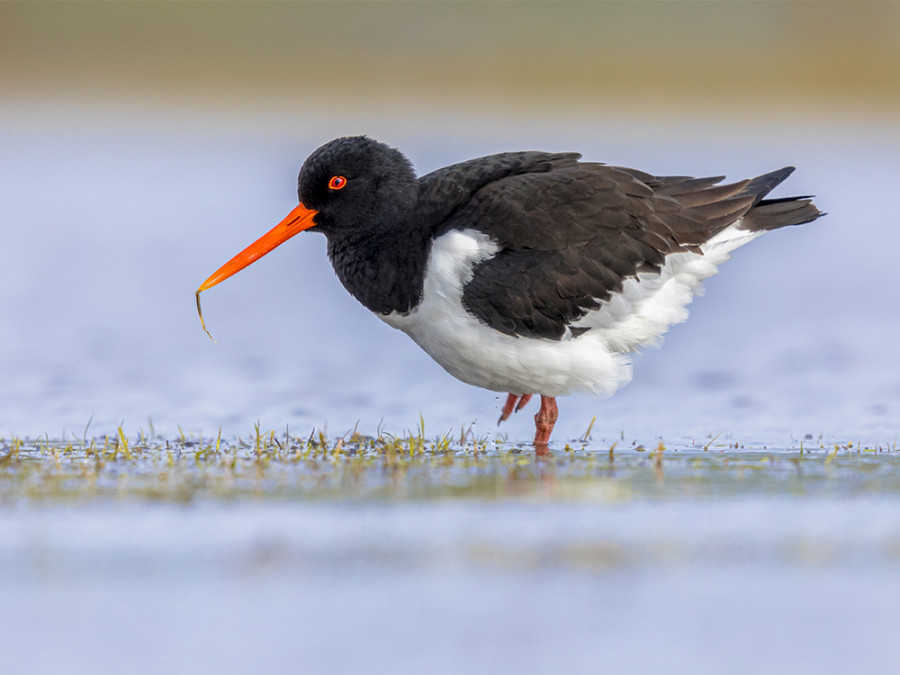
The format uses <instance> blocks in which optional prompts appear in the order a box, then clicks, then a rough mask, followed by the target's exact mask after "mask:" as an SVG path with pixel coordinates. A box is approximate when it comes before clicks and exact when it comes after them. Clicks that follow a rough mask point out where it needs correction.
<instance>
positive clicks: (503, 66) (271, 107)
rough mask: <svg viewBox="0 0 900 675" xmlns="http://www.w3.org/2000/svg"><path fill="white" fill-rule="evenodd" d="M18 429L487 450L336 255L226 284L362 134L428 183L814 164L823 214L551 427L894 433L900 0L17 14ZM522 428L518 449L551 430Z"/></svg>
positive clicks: (69, 9)
mask: <svg viewBox="0 0 900 675" xmlns="http://www.w3.org/2000/svg"><path fill="white" fill-rule="evenodd" d="M0 90H2V95H0V148H2V149H0V251H2V252H3V263H2V264H0V308H2V315H0V316H2V318H0V372H2V377H0V435H8V434H16V435H19V436H27V435H32V436H41V435H44V434H49V435H50V436H51V437H58V436H60V435H64V436H71V435H73V434H74V435H77V436H79V437H80V436H81V435H82V434H83V433H84V431H85V427H86V426H87V425H88V424H89V423H90V430H89V432H88V433H89V435H90V433H108V432H110V431H111V430H114V429H115V426H116V425H118V424H120V423H124V424H125V427H126V430H128V431H134V430H136V429H137V428H138V427H141V428H143V429H145V430H148V428H149V427H153V428H154V429H155V430H156V431H157V432H158V433H161V434H170V433H176V432H177V428H178V427H179V426H181V427H182V428H183V429H184V430H185V431H188V432H191V433H199V434H205V435H215V434H216V433H217V430H218V429H219V428H221V429H222V431H223V433H224V434H226V435H228V434H246V433H248V432H249V431H250V430H251V429H252V425H253V423H254V422H255V421H257V420H259V421H260V423H261V425H262V426H263V427H264V428H273V429H284V427H285V426H289V427H290V429H291V430H292V431H296V432H297V433H301V434H302V433H308V431H309V430H310V429H311V428H312V427H323V428H326V429H327V430H328V431H329V432H333V433H336V434H341V433H343V432H345V431H347V430H348V429H350V428H352V427H353V426H354V425H355V424H356V423H357V422H359V428H360V430H361V431H363V432H366V433H374V431H375V429H376V428H377V427H378V425H379V424H382V425H383V426H384V427H385V428H386V429H388V430H390V431H392V432H394V433H402V432H403V431H404V430H406V429H413V428H415V426H416V425H417V423H418V419H419V412H422V414H423V416H424V418H425V420H426V425H428V430H427V431H428V433H429V434H431V433H438V432H443V431H447V430H448V429H449V428H451V427H452V428H455V429H459V428H460V427H461V426H468V425H469V424H471V423H473V422H475V423H476V432H478V433H491V434H492V433H494V429H495V427H494V420H495V419H496V417H497V411H498V409H499V399H498V397H497V396H496V395H495V394H493V393H491V392H485V391H481V390H477V389H473V388H471V387H468V386H466V385H462V384H460V383H458V382H456V381H455V380H453V379H452V378H451V377H450V376H448V375H446V374H444V373H443V371H441V370H440V368H439V367H438V366H436V365H434V364H433V363H432V362H431V361H430V359H429V358H428V357H427V356H425V355H424V354H423V353H421V352H420V351H419V350H418V348H417V347H415V345H413V344H412V343H411V342H410V341H409V340H408V339H407V338H406V337H405V336H403V335H402V334H400V333H398V332H396V331H393V330H391V329H390V328H388V327H387V326H385V325H383V324H381V322H380V321H378V320H377V319H375V318H374V317H372V316H370V315H369V314H368V312H366V311H365V310H364V309H363V308H362V307H360V306H358V305H357V304H356V303H355V301H354V300H353V299H352V298H350V297H349V296H348V295H347V294H346V293H345V292H344V291H343V289H342V288H341V287H340V285H339V284H338V282H337V281H336V279H335V278H334V275H333V273H332V272H331V269H330V266H329V264H328V261H327V259H326V257H325V250H324V238H322V237H319V236H317V235H314V234H309V235H305V236H303V237H299V238H297V239H295V240H293V241H292V242H291V243H290V244H289V245H287V246H284V247H282V248H281V249H279V250H278V251H276V252H275V253H273V254H271V255H270V256H268V257H267V258H266V260H265V261H264V262H261V263H259V264H257V265H255V266H254V267H252V268H250V269H248V270H246V271H245V272H243V273H242V274H241V275H240V276H238V277H235V278H234V279H232V280H230V281H228V282H227V283H226V284H223V285H222V286H221V287H217V288H216V289H214V290H212V291H210V292H208V293H206V294H204V297H203V301H204V314H205V316H206V319H207V323H208V325H209V327H210V329H211V331H212V332H213V335H215V337H216V338H217V340H218V344H213V343H211V342H210V341H209V339H208V338H207V337H206V336H205V334H204V333H203V332H202V330H201V329H200V325H199V321H198V320H197V317H196V309H195V305H194V297H193V293H194V290H195V289H196V288H197V286H198V285H199V284H200V282H201V281H203V279H205V278H206V276H207V275H208V274H210V273H211V272H212V271H214V270H215V269H216V268H218V267H219V265H220V264H222V263H223V262H224V261H225V260H227V259H228V258H230V257H231V256H232V255H233V254H234V253H236V252H237V251H239V250H240V249H242V248H243V247H244V246H245V245H246V244H248V243H249V242H251V241H252V240H254V239H255V238H256V237H257V236H258V235H260V234H261V233H263V232H264V231H266V230H268V229H269V228H270V227H271V226H272V225H273V224H275V223H276V222H277V221H278V220H280V219H281V217H282V216H283V215H284V214H285V213H287V211H288V210H289V209H290V208H292V207H293V205H294V204H295V203H296V192H295V191H296V172H297V170H298V169H299V166H300V164H301V163H302V161H303V159H304V158H305V157H306V156H307V155H308V154H309V153H310V152H311V151H312V150H313V149H315V148H316V147H317V146H318V145H320V144H322V143H324V142H325V141H327V140H330V139H331V138H333V137H336V136H340V135H347V134H360V133H365V134H369V135H371V136H373V137H376V138H378V139H379V140H382V141H385V142H387V143H389V144H392V145H395V146H397V147H399V148H400V149H402V150H403V151H404V152H405V153H406V154H407V155H408V156H409V157H410V159H411V160H412V161H413V163H414V164H415V166H416V167H417V169H418V170H419V171H420V172H423V173H424V172H427V171H430V170H432V169H435V168H438V167H440V166H443V165H445V164H448V163H452V162H455V161H461V160H465V159H468V158H470V157H473V156H478V155H483V154H488V153H492V152H498V151H504V150H518V149H542V150H559V151H563V150H577V151H580V152H582V153H583V154H584V155H585V157H586V158H587V159H590V160H593V161H603V162H608V163H614V164H620V165H626V166H634V167H636V168H640V169H643V170H646V171H649V172H652V173H656V174H665V173H676V174H693V175H702V174H706V175H719V174H723V173H725V174H728V176H729V178H734V179H740V178H743V177H746V176H750V175H757V174H759V173H762V172H764V171H768V170H771V169H774V168H777V167H780V166H783V165H787V164H793V165H796V166H797V167H798V171H797V172H796V174H795V175H794V176H792V177H791V178H790V179H789V181H788V182H787V184H786V185H784V186H782V187H781V188H779V192H778V195H779V196H787V195H793V194H815V195H816V197H817V203H818V204H819V206H820V207H821V208H822V209H823V210H825V211H827V212H829V216H828V217H827V218H825V219H822V220H820V221H818V222H816V223H814V224H811V225H807V226H804V227H801V228H793V229H792V230H791V231H787V232H778V233H774V234H772V235H771V236H767V237H765V238H764V239H762V240H759V241H757V242H754V243H753V244H752V245H750V246H748V247H747V248H746V249H743V250H741V251H739V252H738V253H737V255H736V256H735V259H734V260H732V261H731V262H730V263H728V264H727V265H726V266H724V268H723V269H722V272H721V274H720V275H719V276H718V277H716V278H714V279H711V280H709V281H708V282H707V289H708V292H707V294H706V295H705V296H704V297H703V298H700V299H698V300H697V301H696V302H695V303H694V305H693V306H692V318H691V320H690V321H689V322H688V323H687V324H685V325H681V326H676V327H675V328H674V329H673V330H672V331H671V332H670V334H669V336H668V337H667V339H666V344H665V345H664V346H663V347H662V349H659V350H656V349H654V350H649V351H647V352H646V353H645V354H643V355H641V356H639V357H638V358H637V359H636V364H635V379H634V381H633V383H632V384H631V385H629V386H628V387H627V388H626V389H624V390H623V391H622V392H620V393H619V394H618V395H617V396H616V397H614V398H613V399H610V400H607V401H596V400H592V399H586V398H580V397H574V398H572V399H566V400H564V401H563V402H562V403H561V410H562V417H561V419H560V425H559V427H558V429H559V436H558V437H557V440H565V439H566V438H569V437H574V436H577V435H580V434H581V433H582V432H583V431H584V429H586V428H587V425H588V424H589V422H590V420H591V418H592V417H594V416H596V417H597V418H598V422H597V424H596V425H595V427H594V436H595V438H601V439H612V440H614V439H616V438H618V437H619V436H620V435H621V434H622V433H624V434H626V435H627V436H628V437H629V438H630V437H634V438H641V439H642V438H645V437H647V438H650V439H652V438H654V437H657V436H663V437H666V438H670V439H673V440H674V439H678V440H679V441H681V440H684V439H689V438H702V437H706V436H709V435H710V434H716V433H724V434H726V435H727V436H731V437H734V438H740V439H741V440H745V441H747V442H751V441H763V442H776V443H784V444H786V443H789V442H791V440H792V439H796V438H802V437H804V436H805V435H807V434H809V435H812V436H814V437H819V435H825V436H829V437H836V438H843V437H851V438H853V439H857V438H861V439H862V440H871V441H882V442H885V441H892V440H893V439H895V438H896V434H897V426H896V416H897V413H898V411H900V368H898V366H900V358H898V356H897V353H896V348H895V343H896V335H897V332H898V329H900V320H898V312H897V309H896V308H897V307H898V306H900V290H898V284H897V281H896V274H895V272H894V269H895V265H896V263H895V259H894V258H895V251H896V249H897V245H898V243H900V235H898V228H897V225H898V223H897V222H896V220H897V216H896V208H895V206H894V205H893V196H894V192H895V190H896V187H895V183H896V180H897V178H898V176H900V159H898V157H900V153H898V150H900V133H898V129H900V126H898V120H900V116H898V114H900V4H898V3H807V2H798V3H792V2H777V3H740V2H735V3H731V2H729V3H707V2H698V3H668V2H667V3H653V2H647V3H624V2H623V3H568V2H531V3H506V2H504V3H500V2H497V3H467V2H453V3H406V2H403V3H391V2H385V3H356V2H340V3H325V2H322V3H299V2H298V3H278V2H265V3H260V2H243V3H242V2H236V3H141V2H136V3H90V2H85V3H53V2H48V3H31V2H21V3H17V2H4V3H0ZM530 426H531V425H530V415H524V416H519V419H517V420H515V421H514V422H513V423H512V424H510V425H509V426H508V427H505V428H501V429H500V431H501V432H506V433H509V434H510V436H511V437H512V438H522V439H523V440H527V439H528V438H529V437H530Z"/></svg>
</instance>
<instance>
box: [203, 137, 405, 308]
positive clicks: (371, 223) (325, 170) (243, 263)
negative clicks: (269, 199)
mask: <svg viewBox="0 0 900 675" xmlns="http://www.w3.org/2000/svg"><path fill="white" fill-rule="evenodd" d="M297 195H298V197H299V198H300V204H299V205H297V206H296V207H295V208H294V209H293V210H292V211H291V212H290V213H289V214H288V215H287V217H286V218H285V219H284V220H282V221H281V222H280V223H278V225H276V226H275V227H273V228H272V229H271V230H269V231H268V232H267V233H266V234H264V235H263V236H262V237H260V238H259V239H257V240H256V241H255V242H253V243H252V244H250V246H248V247H247V248H245V249H244V250H243V251H241V252H240V253H238V254H237V255H236V256H234V257H233V258H232V259H231V260H229V261H228V262H227V263H225V264H224V265H222V267H220V268H219V269H218V270H216V271H215V272H214V273H213V274H212V275H210V277H209V278H208V279H207V280H206V281H204V282H203V283H202V284H201V285H200V288H198V289H197V293H196V296H197V309H198V311H199V309H200V293H201V292H203V291H205V290H207V289H209V288H212V287H213V286H215V285H216V284H218V283H220V282H222V281H224V280H225V279H227V278H228V277H230V276H232V275H234V274H237V273H238V272H240V271H241V270H242V269H244V268H245V267H247V266H248V265H251V264H252V263H254V262H256V261H257V260H259V259H260V258H261V257H263V256H264V255H265V254H266V253H268V252H270V251H271V250H273V249H274V248H276V247H277V246H280V245H281V244H283V243H284V242H286V241H287V240H288V239H290V238H291V237H293V236H294V235H296V234H299V233H300V232H303V231H304V230H308V229H310V228H314V230H318V231H320V232H322V233H323V234H325V235H326V236H328V237H331V236H347V235H352V233H354V232H363V231H378V230H383V229H387V228H389V227H390V226H391V225H392V224H395V223H399V222H403V221H405V220H406V218H407V217H408V216H409V214H410V212H411V211H412V209H413V208H414V207H415V204H416V199H417V198H418V182H417V181H416V176H415V173H414V172H413V168H412V165H411V164H410V163H409V160H407V159H406V157H404V156H403V154H402V153H401V152H400V151H399V150H395V149H394V148H391V147H389V146H387V145H385V144H384V143H379V142H378V141H375V140H372V139H371V138H368V137H367V136H347V137H344V138H338V139H335V140H333V141H330V142H329V143H326V144H325V145H323V146H322V147H320V148H319V149H318V150H316V151H315V152H313V153H312V154H311V155H310V156H309V157H308V158H307V160H306V161H305V162H304V163H303V166H302V167H301V169H300V175H299V176H298V178H297ZM200 318H201V320H202V318H203V316H202V314H201V317H200Z"/></svg>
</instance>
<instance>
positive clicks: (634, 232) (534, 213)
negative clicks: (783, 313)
mask: <svg viewBox="0 0 900 675" xmlns="http://www.w3.org/2000/svg"><path fill="white" fill-rule="evenodd" d="M791 171H792V169H790V168H788V169H782V170H780V171H776V172H772V173H770V174H766V175H765V176H761V177H759V178H756V179H753V180H744V181H740V182H738V183H732V184H728V185H719V184H718V183H719V182H720V181H721V180H722V179H721V178H719V177H717V178H688V177H655V176H651V175H649V174H645V173H643V172H639V171H635V170H632V169H623V168H618V167H608V166H604V165H599V164H587V163H578V164H576V163H574V162H572V163H567V164H566V165H564V166H561V167H559V168H552V169H551V170H549V171H543V172H541V173H519V174H515V175H510V176H508V177H506V178H503V179H501V180H497V181H494V182H490V183H487V184H485V185H484V186H483V187H482V188H481V189H479V190H477V191H476V192H475V193H474V194H472V195H471V197H470V198H469V199H468V200H467V201H465V203H463V204H460V205H459V206H457V207H456V208H455V210H454V211H453V212H452V213H451V214H450V216H449V217H448V218H447V220H446V221H445V222H444V223H443V225H442V227H441V228H440V230H439V232H438V234H439V233H440V231H446V230H449V229H466V228H472V227H475V228H477V229H479V230H481V231H483V232H485V233H487V234H488V235H489V236H490V237H491V238H492V239H493V240H494V241H495V242H497V243H498V244H499V246H500V250H499V251H498V253H497V254H496V255H494V256H493V257H491V258H490V259H488V260H486V261H484V262H482V263H480V264H479V265H477V266H476V267H475V269H474V273H473V277H472V280H471V281H470V282H469V283H468V284H467V285H466V287H465V288H464V291H463V304H464V306H465V307H466V308H467V310H468V311H470V312H471V313H472V314H474V315H475V316H476V317H478V319H479V320H481V321H483V322H484V323H486V324H487V325H489V326H491V327H493V328H495V329H496V330H499V331H501V332H503V333H506V334H508V335H516V336H529V337H540V338H547V339H555V340H558V339H561V338H562V337H563V336H564V335H565V333H566V328H567V327H568V326H569V324H571V323H572V322H574V321H577V320H578V319H580V318H581V317H583V316H584V315H585V314H586V313H587V312H588V311H590V310H593V309H597V308H598V307H599V306H600V305H601V304H602V303H603V302H604V301H606V300H608V299H609V297H610V295H611V294H612V293H615V292H617V291H619V290H621V288H622V283H623V281H624V280H625V279H627V278H628V277H633V276H635V275H637V273H638V272H643V271H658V270H659V269H660V267H661V266H662V265H663V263H664V262H665V257H666V256H667V255H668V254H670V253H673V252H676V251H685V250H699V247H700V246H701V245H702V244H703V243H704V242H706V241H707V240H709V239H710V237H712V236H713V235H715V234H716V233H717V232H719V231H721V230H722V229H724V228H725V227H727V226H728V225H730V224H731V223H733V222H735V221H736V220H738V219H739V218H741V217H742V216H745V214H748V212H750V213H751V214H752V213H753V211H752V210H756V211H760V212H764V213H761V214H760V215H761V216H764V217H760V218H759V219H758V220H757V222H756V225H753V224H752V223H751V226H752V229H772V228H773V227H782V226H784V225H791V224H796V223H800V222H806V220H811V219H813V218H815V217H816V215H818V211H817V210H815V207H813V206H812V205H811V204H809V205H808V206H799V207H788V206H785V205H786V204H798V202H796V201H793V202H792V201H790V200H788V201H778V202H768V203H767V202H765V201H762V197H763V196H764V195H765V194H766V193H768V192H769V190H771V189H772V188H773V187H774V186H775V185H777V184H778V183H780V182H781V181H782V180H784V178H786V177H787V175H789V174H790V172H791ZM757 205H758V206H757ZM754 206H756V209H754ZM809 208H812V209H813V210H814V211H815V215H813V214H812V212H810V211H809ZM791 209H793V210H791ZM798 218H804V219H805V220H802V219H798ZM749 220H751V221H752V219H749Z"/></svg>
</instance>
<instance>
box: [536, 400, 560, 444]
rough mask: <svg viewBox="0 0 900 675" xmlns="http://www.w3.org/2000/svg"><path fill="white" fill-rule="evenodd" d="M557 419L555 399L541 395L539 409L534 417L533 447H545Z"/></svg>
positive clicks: (557, 412) (557, 409)
mask: <svg viewBox="0 0 900 675" xmlns="http://www.w3.org/2000/svg"><path fill="white" fill-rule="evenodd" d="M558 418H559V408H557V407H556V398H554V397H553V396H544V395H541V409H540V410H539V411H538V413H537V415H535V416H534V445H535V446H546V445H547V442H548V441H549V440H550V434H551V433H552V432H553V425H554V424H556V420H557V419H558Z"/></svg>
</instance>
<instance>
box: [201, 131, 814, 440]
mask: <svg viewBox="0 0 900 675" xmlns="http://www.w3.org/2000/svg"><path fill="white" fill-rule="evenodd" d="M580 158H581V155H579V154H578V153H548V152H508V153H502V154H496V155H489V156H487V157H481V158H478V159H473V160H470V161H466V162H462V163H459V164H454V165H452V166H448V167H445V168H443V169H438V170H437V171H433V172H432V173H429V174H427V175H425V176H422V177H420V178H417V177H416V174H415V172H414V170H413V167H412V165H411V164H410V162H409V160H407V158H406V157H405V156H404V155H403V154H401V153H400V152H399V151H398V150H396V149H394V148H391V147H389V146H387V145H384V144H383V143H379V142H377V141H375V140H373V139H371V138H368V137H365V136H354V137H345V138H338V139H336V140H333V141H331V142H329V143H326V144H325V145H323V146H322V147H320V148H319V149H317V150H316V151H315V152H313V153H312V154H311V155H310V156H309V158H308V159H307V160H306V161H305V162H304V164H303V167H302V168H301V169H300V175H299V178H298V196H299V198H300V204H299V205H298V206H297V207H296V208H295V209H294V210H293V211H291V213H290V214H289V215H288V216H287V217H286V218H285V219H284V220H283V221H282V222H280V223H279V224H278V225H276V226H275V227H274V228H273V229H272V230H271V231H269V232H268V233H267V234H265V235H263V236H262V237H261V238H260V239H259V240H257V241H256V242H255V243H253V244H251V245H250V246H248V247H247V248H246V249H244V251H242V252H241V253H239V254H238V255H236V256H235V257H234V258H232V259H231V260H230V261H229V262H227V263H226V264H225V265H223V266H222V267H221V268H220V269H219V270H218V271H216V272H215V273H214V274H213V275H212V276H210V277H209V278H208V279H207V280H206V281H204V282H203V284H202V285H201V286H200V288H199V289H198V290H197V306H198V310H199V306H200V305H199V302H200V300H199V298H200V295H199V294H200V292H202V291H204V290H206V289H208V288H211V287H212V286H215V285H216V284H218V283H219V282H221V281H222V280H224V279H226V278H228V277H230V276H231V275H233V274H235V273H236V272H238V271H239V270H241V269H243V268H244V267H246V266H247V265H249V264H251V263H252V262H254V261H255V260H257V259H258V258H260V257H261V256H263V255H265V254H266V253H268V252H269V251H271V250H272V249H274V248H275V247H276V246H278V245H280V244H282V243H283V242H285V241H287V240H288V239H289V238H291V237H293V236H294V235H295V234H298V233H299V232H302V231H304V230H307V229H312V230H313V231H318V232H321V233H322V234H324V235H325V237H326V238H327V240H328V256H329V258H330V259H331V262H332V265H333V266H334V271H335V272H336V274H337V277H338V279H340V281H341V283H342V284H343V285H344V287H345V288H346V289H347V290H348V291H349V292H350V293H351V294H352V295H353V296H354V297H355V298H356V299H357V300H359V301H360V302H361V303H362V304H363V305H365V306H366V307H367V308H368V309H369V310H371V311H372V312H373V313H374V314H375V315H376V316H378V317H379V318H380V319H382V320H383V321H384V322H385V323H387V324H388V325H390V326H393V327H394V328H398V329H400V330H402V331H403V332H404V333H406V334H407V335H409V336H410V337H411V338H412V339H413V340H414V341H415V342H416V343H417V344H418V345H419V346H420V347H421V348H422V349H424V350H425V351H426V352H427V353H428V354H429V355H430V356H431V357H432V358H433V359H434V360H435V361H437V362H438V363H439V364H440V365H441V366H443V367H444V369H445V370H447V372H449V373H450V374H451V375H453V376H454V377H456V378H458V379H460V380H462V381H463V382H466V383H468V384H471V385H474V386H476V387H484V388H486V389H490V390H493V391H498V392H505V393H508V397H507V399H506V403H505V405H504V407H503V411H502V414H501V420H504V419H506V418H507V417H508V416H509V415H510V414H511V413H512V412H513V410H518V409H520V408H521V407H522V406H523V405H524V404H525V403H527V401H528V400H529V399H530V398H531V396H532V395H535V394H540V396H541V406H540V410H539V412H538V413H537V415H535V438H534V443H535V446H536V447H543V446H546V444H547V442H548V440H549V438H550V433H551V431H552V430H553V425H554V423H555V422H556V419H557V416H558V411H557V405H556V397H557V396H562V395H564V394H572V393H583V394H590V395H593V396H599V397H606V396H610V395H611V394H612V393H613V392H615V391H616V389H618V388H619V387H620V386H622V385H623V384H625V383H627V382H628V381H629V380H630V379H631V362H630V358H629V354H630V353H631V352H633V351H634V350H636V349H638V348H640V347H643V346H645V345H649V344H652V343H653V342H655V341H657V339H658V338H659V337H660V336H661V335H663V333H665V332H666V330H667V329H668V328H669V326H671V325H672V324H675V323H678V322H681V321H684V320H685V319H686V318H687V314H688V313H687V309H686V306H687V304H688V303H689V302H690V301H691V299H692V297H693V296H694V294H695V293H696V292H697V290H698V289H699V286H700V283H701V281H703V280H704V279H706V278H707V277H709V276H711V275H713V274H715V273H716V271H717V267H718V266H719V265H720V264H721V263H723V262H724V261H725V260H727V259H728V257H729V255H730V253H731V252H732V251H733V250H734V249H736V248H738V247H739V246H742V245H744V244H746V243H747V242H749V241H751V240H752V239H755V238H756V237H758V236H759V235H761V234H763V233H764V232H768V231H769V230H774V229H778V228H780V227H784V226H787V225H798V224H801V223H807V222H810V221H812V220H815V219H816V218H818V217H819V216H821V215H822V213H821V212H820V211H819V210H818V209H817V208H816V207H815V205H813V203H812V202H811V200H810V199H809V198H808V197H787V198H782V199H766V196H767V195H768V194H769V192H770V191H771V190H772V189H773V188H775V187H776V186H777V185H778V184H780V183H781V182H782V181H783V180H785V179H786V178H787V177H788V176H789V175H790V174H791V172H793V170H794V169H793V167H786V168H783V169H779V170H777V171H772V172H770V173H766V174H763V175H762V176H759V177H757V178H752V179H747V180H742V181H739V182H736V183H729V184H725V185H722V184H720V183H721V181H722V180H723V178H724V177H722V176H716V177H712V178H690V177H687V176H653V175H651V174H648V173H644V172H643V171H637V170H634V169H627V168H622V167H616V166H606V165H604V164H599V163H594V162H582V161H580ZM201 318H202V317H201Z"/></svg>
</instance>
